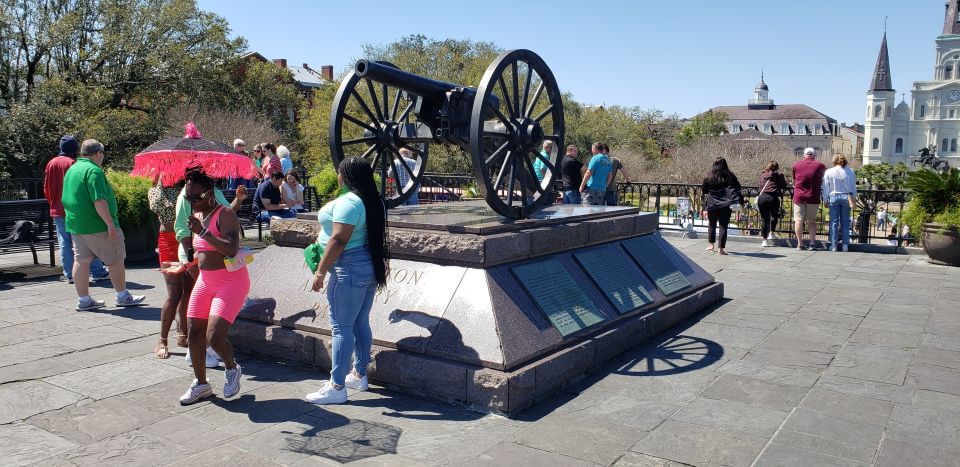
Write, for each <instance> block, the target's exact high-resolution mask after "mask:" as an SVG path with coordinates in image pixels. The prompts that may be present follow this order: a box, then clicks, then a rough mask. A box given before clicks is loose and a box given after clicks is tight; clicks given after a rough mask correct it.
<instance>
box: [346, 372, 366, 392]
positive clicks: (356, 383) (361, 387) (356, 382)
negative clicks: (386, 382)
mask: <svg viewBox="0 0 960 467" xmlns="http://www.w3.org/2000/svg"><path fill="white" fill-rule="evenodd" d="M343 385H344V386H346V387H348V388H350V389H356V390H357V391H366V390H367V389H368V388H369V387H370V385H369V384H367V375H363V376H361V377H359V378H357V377H356V376H355V375H354V374H353V372H352V371H351V372H350V373H347V377H346V379H345V380H344V381H343Z"/></svg>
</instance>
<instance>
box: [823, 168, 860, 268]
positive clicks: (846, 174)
mask: <svg viewBox="0 0 960 467" xmlns="http://www.w3.org/2000/svg"><path fill="white" fill-rule="evenodd" d="M820 196H821V197H822V198H823V204H824V205H825V206H827V207H828V208H830V251H837V234H838V233H839V234H841V236H842V237H843V251H847V250H848V249H849V248H850V211H852V210H853V207H854V206H855V205H856V202H857V178H856V176H855V175H854V173H853V169H851V168H850V167H848V166H847V158H846V157H845V156H844V155H843V154H837V155H835V156H833V167H831V168H829V169H827V171H826V172H824V174H823V184H822V186H821V187H820Z"/></svg>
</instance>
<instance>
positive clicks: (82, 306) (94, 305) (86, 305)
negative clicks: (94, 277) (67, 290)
mask: <svg viewBox="0 0 960 467" xmlns="http://www.w3.org/2000/svg"><path fill="white" fill-rule="evenodd" d="M105 306H107V304H106V302H104V301H103V300H94V299H91V300H90V301H84V300H77V307H76V310H77V311H90V310H97V309H100V308H103V307H105Z"/></svg>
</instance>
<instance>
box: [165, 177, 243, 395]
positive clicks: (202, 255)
mask: <svg viewBox="0 0 960 467" xmlns="http://www.w3.org/2000/svg"><path fill="white" fill-rule="evenodd" d="M185 190H186V192H187V201H188V202H189V203H190V209H191V211H192V213H193V214H192V215H191V216H190V217H189V219H188V224H189V228H190V231H191V232H192V233H193V241H192V246H193V250H194V252H195V254H196V259H197V266H198V267H199V277H198V278H197V282H196V284H195V285H194V287H193V292H192V293H191V294H190V303H189V305H188V307H187V323H188V339H189V342H190V346H189V355H190V360H191V363H192V365H193V374H194V376H195V377H196V379H194V380H193V384H191V385H190V388H189V389H187V392H185V393H184V394H183V395H182V396H180V404H181V405H189V404H193V403H195V402H197V401H199V400H201V399H203V398H206V397H209V396H211V395H213V390H212V388H211V387H210V383H209V382H208V381H207V375H206V365H205V361H206V359H207V358H208V355H207V351H206V349H207V346H208V345H209V346H210V347H212V348H213V350H214V351H216V353H217V355H219V357H220V359H221V360H223V364H224V367H226V371H225V372H224V384H223V397H224V398H230V397H233V396H235V395H236V394H237V393H238V392H240V376H241V375H242V374H243V370H242V368H241V367H240V364H238V363H237V362H236V360H235V359H234V355H233V346H231V345H230V341H229V340H228V339H227V334H228V333H229V332H230V326H231V325H232V324H233V321H234V320H235V319H236V318H237V315H238V314H240V309H241V308H242V307H243V303H244V301H245V300H246V298H247V292H249V291H250V275H249V273H248V272H247V268H246V266H245V265H243V264H241V265H240V266H239V268H238V269H235V270H233V271H230V270H228V269H227V268H226V262H225V260H227V259H229V258H231V257H235V256H237V253H238V252H239V251H240V221H239V219H237V215H236V213H234V212H233V210H232V209H228V208H226V207H225V206H223V205H222V204H221V203H219V202H217V200H216V196H215V194H214V181H213V179H211V178H210V177H208V176H207V175H206V174H204V173H203V172H202V171H201V170H191V171H190V172H189V173H188V174H187V179H186V186H185Z"/></svg>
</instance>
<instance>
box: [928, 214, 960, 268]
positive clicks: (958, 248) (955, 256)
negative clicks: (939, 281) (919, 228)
mask: <svg viewBox="0 0 960 467" xmlns="http://www.w3.org/2000/svg"><path fill="white" fill-rule="evenodd" d="M923 250H924V251H925V252H926V253H927V258H928V261H930V262H931V263H933V264H943V265H947V266H960V231H958V227H957V226H955V225H954V226H948V227H947V228H946V229H944V227H943V226H942V225H941V224H930V223H926V224H923Z"/></svg>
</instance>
